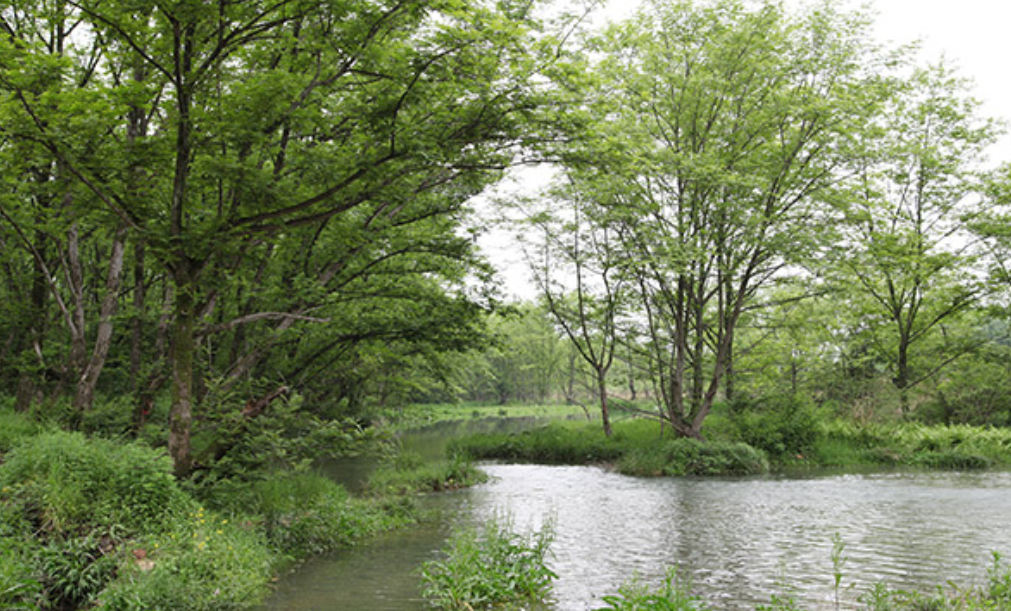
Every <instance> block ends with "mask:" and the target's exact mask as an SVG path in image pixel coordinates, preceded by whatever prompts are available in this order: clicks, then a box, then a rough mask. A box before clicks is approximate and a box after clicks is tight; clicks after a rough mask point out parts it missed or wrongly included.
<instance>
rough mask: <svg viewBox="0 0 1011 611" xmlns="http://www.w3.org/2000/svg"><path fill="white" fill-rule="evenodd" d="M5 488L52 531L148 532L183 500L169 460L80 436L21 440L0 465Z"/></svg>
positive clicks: (138, 447) (52, 435) (58, 434)
mask: <svg viewBox="0 0 1011 611" xmlns="http://www.w3.org/2000/svg"><path fill="white" fill-rule="evenodd" d="M0 486H2V487H3V488H5V489H7V490H8V491H9V494H10V495H11V496H12V497H14V498H15V499H17V500H18V501H19V502H21V503H23V505H24V506H25V507H29V508H31V514H32V515H31V516H30V517H31V518H32V520H33V521H34V522H35V524H36V525H37V526H38V527H40V528H41V529H42V530H44V531H45V532H47V533H50V534H61V533H67V534H70V533H71V532H72V531H76V534H88V533H89V532H90V531H92V530H93V529H96V528H105V529H108V528H111V527H113V526H116V527H123V528H126V529H127V530H129V531H138V530H142V529H148V528H151V527H152V526H155V525H157V524H159V523H160V522H161V520H162V514H163V512H164V511H165V509H166V508H167V507H171V506H173V505H175V504H178V503H185V502H186V501H185V499H186V497H185V495H184V494H183V493H182V492H181V491H180V489H179V487H178V486H177V485H176V482H175V478H174V477H173V476H172V464H171V461H170V460H169V458H168V457H167V456H165V455H163V454H161V453H159V452H156V451H155V450H152V449H150V448H147V447H144V446H141V445H138V444H121V443H115V442H112V441H109V440H103V439H87V438H85V437H84V436H83V435H81V434H79V433H64V432H52V433H44V434H42V435H39V436H37V437H34V438H29V439H26V440H24V441H23V442H22V443H21V444H20V445H17V446H16V447H15V448H14V449H12V450H11V451H10V452H9V453H8V454H7V457H6V461H5V462H4V464H3V466H2V467H0Z"/></svg>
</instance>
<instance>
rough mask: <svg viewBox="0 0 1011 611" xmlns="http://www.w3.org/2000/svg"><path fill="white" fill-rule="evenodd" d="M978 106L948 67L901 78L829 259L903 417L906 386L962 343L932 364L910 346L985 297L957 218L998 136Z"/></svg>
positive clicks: (972, 199) (974, 200)
mask: <svg viewBox="0 0 1011 611" xmlns="http://www.w3.org/2000/svg"><path fill="white" fill-rule="evenodd" d="M978 106H979V104H978V102H976V101H975V100H973V99H972V98H971V97H969V95H968V93H967V84H966V82H965V81H964V80H963V79H960V78H958V77H957V76H956V75H954V74H953V73H952V72H951V70H950V69H949V68H947V67H946V66H944V65H937V66H932V67H929V68H924V69H920V70H917V71H916V72H915V74H913V76H912V77H911V78H909V79H907V80H906V81H905V82H904V87H903V90H902V91H901V94H900V95H898V96H896V97H895V98H894V99H893V100H892V101H891V102H890V103H889V105H888V106H886V107H885V109H884V112H883V113H882V115H881V116H882V119H881V120H880V122H881V130H880V135H879V136H878V138H876V142H877V144H876V146H875V147H874V148H873V149H872V150H870V151H868V153H869V157H867V158H864V159H862V160H860V164H861V166H860V167H859V172H858V173H857V175H856V176H855V178H854V184H853V190H852V192H851V194H852V200H850V201H849V202H848V205H847V206H846V207H845V213H844V220H843V222H842V223H841V224H840V225H839V227H840V234H841V235H840V237H839V243H841V244H845V248H839V247H838V246H837V247H834V248H832V249H831V250H830V252H828V253H827V254H826V257H827V258H828V259H830V260H834V261H835V262H836V265H839V266H840V268H841V270H842V271H841V272H840V275H839V276H838V277H837V278H836V282H837V283H838V286H839V289H838V291H839V294H840V299H839V301H840V302H843V303H849V304H850V305H851V306H852V307H854V308H855V309H856V312H857V314H856V315H857V316H858V317H859V319H860V320H861V321H863V322H864V323H865V325H866V326H867V332H868V334H869V337H870V338H871V341H872V345H873V346H874V348H875V350H876V351H877V352H878V353H879V354H880V355H881V356H882V357H883V358H884V359H885V361H886V362H887V363H888V365H889V368H890V371H891V378H892V383H893V384H894V385H895V388H896V389H897V390H898V391H899V393H900V399H901V403H902V409H903V411H907V410H908V392H909V390H910V389H911V388H913V387H915V386H916V385H917V384H919V383H921V382H923V381H924V380H925V379H928V378H930V377H931V376H933V375H936V374H937V373H938V371H940V370H941V369H942V368H943V367H944V366H946V365H948V364H950V362H951V361H952V360H953V359H955V358H957V357H958V356H959V355H960V354H962V353H963V352H964V351H965V348H966V347H965V346H964V345H963V346H961V347H960V346H957V345H956V346H952V347H949V349H948V351H947V353H946V354H943V355H942V356H940V357H939V358H937V359H934V360H933V361H929V360H928V359H926V358H924V356H925V355H923V354H920V355H919V356H918V357H917V356H916V355H917V352H916V349H917V348H919V347H921V345H925V344H927V343H928V342H929V340H931V338H932V337H933V336H935V335H938V334H939V333H942V332H943V329H944V326H945V325H946V324H948V323H950V322H953V320H954V319H955V318H956V317H958V316H959V315H960V314H962V313H963V312H965V311H967V310H968V309H969V308H970V307H972V306H973V305H974V304H975V303H976V301H977V299H978V298H979V297H980V296H981V295H982V294H983V291H984V286H983V284H982V283H981V282H980V279H978V278H977V277H976V276H975V274H974V268H975V262H976V257H975V256H974V253H972V251H971V248H972V247H973V245H974V243H975V242H974V240H973V239H972V238H971V236H970V235H969V233H968V232H967V231H966V227H965V224H964V220H963V219H965V218H969V217H970V216H971V215H972V212H973V208H974V207H975V206H976V205H977V204H978V201H979V197H978V195H977V193H978V181H977V180H976V177H975V175H974V171H975V169H976V167H977V165H976V164H977V163H978V162H979V161H980V159H981V156H982V153H983V151H984V149H985V147H986V145H987V144H989V143H991V142H993V140H994V136H995V134H996V124H995V123H994V122H993V121H990V120H987V119H983V118H980V117H979V116H978ZM962 343H963V344H964V343H965V342H962ZM928 363H929V365H928Z"/></svg>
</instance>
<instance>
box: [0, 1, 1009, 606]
mask: <svg viewBox="0 0 1011 611" xmlns="http://www.w3.org/2000/svg"><path fill="white" fill-rule="evenodd" d="M545 4H546V1H545V2H527V1H519V0H480V1H474V2H460V1H457V0H396V1H394V0H291V1H288V0H250V1H245V2H217V3H214V2H199V1H195V0H160V1H158V2H155V1H153V0H51V1H47V2H43V3H39V2H31V1H27V0H11V1H10V2H7V3H5V4H4V6H3V7H2V8H0V32H2V36H0V168H2V170H3V172H2V175H3V176H4V181H3V188H2V189H0V485H2V486H3V492H2V493H0V607H8V608H41V609H57V608H59V609H73V608H83V607H96V608H101V607H108V608H116V609H118V608H159V607H161V608H180V609H187V608H193V609H201V608H208V609H209V608H222V607H228V606H232V607H241V606H244V605H248V604H250V603H251V602H252V601H254V600H256V599H257V598H258V597H259V596H261V595H262V593H263V591H264V585H265V583H266V579H267V578H268V576H269V575H272V574H274V573H275V572H276V571H277V570H278V567H279V566H282V565H283V564H285V563H288V562H291V561H293V560H297V559H300V558H303V557H305V556H306V555H308V554H314V553H320V552H323V551H326V550H330V549H334V548H335V547H340V546H343V545H349V544H352V543H354V542H356V541H359V540H361V539H363V538H365V537H368V536H369V535H371V534H374V533H377V532H380V531H382V530H384V529H387V528H393V527H396V526H398V525H402V524H405V523H407V522H409V521H410V520H412V519H413V515H414V514H413V511H412V507H411V504H410V501H409V500H403V496H409V493H413V492H417V491H422V490H438V489H444V488H447V487H449V488H452V487H456V486H461V485H469V484H471V483H473V482H476V481H479V479H480V477H481V475H480V473H479V472H478V471H476V470H475V469H474V467H473V465H472V464H471V463H470V462H469V459H467V458H466V457H488V456H495V457H501V458H508V459H512V460H530V461H545V462H565V463H584V462H606V463H610V464H613V465H615V467H616V468H618V469H620V470H622V471H624V472H627V473H635V474H642V475H686V474H750V473H758V472H762V471H764V470H766V469H767V468H769V465H770V464H771V465H772V466H773V467H778V466H786V465H791V466H842V467H847V466H853V465H868V464H869V465H881V464H888V465H894V464H901V465H913V466H919V467H926V468H958V469H967V468H982V467H988V466H993V465H1001V466H1006V465H1011V457H1009V452H1011V450H1009V448H1011V440H1009V438H1008V435H1007V434H1006V432H1007V430H1008V429H1007V427H1009V426H1011V322H1009V313H1008V309H1007V307H1006V305H1007V303H1008V296H1009V288H1011V282H1009V279H1011V273H1009V269H1008V264H1007V262H1008V261H1009V260H1011V257H1009V256H1008V255H1009V253H1011V163H1007V160H1000V159H994V160H989V159H988V158H987V153H988V151H987V147H988V146H989V145H990V144H991V143H993V142H994V141H995V139H996V138H997V137H998V136H999V135H1000V133H1001V130H1002V126H1001V125H1000V123H999V122H997V121H995V120H993V119H991V118H989V117H986V116H984V115H983V114H982V113H981V106H980V104H979V103H978V102H977V101H975V100H974V98H973V93H972V91H971V88H970V84H969V83H970V81H969V80H968V79H966V78H964V77H963V76H962V75H959V74H958V73H957V72H956V71H954V70H953V69H952V68H951V67H950V66H948V65H946V64H944V63H943V62H940V63H934V64H931V63H928V62H924V61H923V60H922V59H921V58H919V57H917V55H916V52H915V49H914V48H913V47H898V48H889V47H886V46H882V45H880V44H878V43H875V42H874V41H873V39H872V37H871V33H872V32H873V24H872V23H871V20H870V19H869V18H868V17H867V16H866V15H864V14H863V13H861V12H854V11H850V10H849V9H848V8H846V7H845V6H844V3H843V2H841V1H836V0H826V1H825V2H821V3H817V4H813V5H811V6H809V7H807V8H792V7H787V6H786V5H784V4H782V3H779V2H774V1H772V0H768V1H766V0H759V1H756V2H743V1H741V0H699V1H690V0H645V4H644V5H643V6H642V8H641V9H640V10H639V11H638V13H637V14H636V15H635V16H633V17H632V18H630V19H629V20H627V21H625V22H622V23H615V24H608V25H606V26H604V27H602V28H600V29H599V30H592V31H591V30H589V29H588V26H587V24H589V23H591V22H592V20H589V19H586V18H585V17H586V15H585V14H583V13H581V12H580V11H579V10H578V9H577V8H575V5H576V4H580V3H571V5H566V6H564V7H562V8H561V9H556V8H551V7H547V6H545ZM586 4H587V5H589V4H595V3H586ZM139 16H142V17H139ZM540 161H550V162H551V163H552V167H553V168H554V169H555V170H556V171H555V176H554V179H553V181H552V184H550V185H549V186H547V187H546V189H545V190H544V191H543V192H540V193H530V194H528V195H527V196H524V197H519V196H516V197H513V196H507V197H501V198H499V199H500V200H502V202H503V203H505V204H506V205H507V206H508V213H509V215H510V216H511V217H515V219H516V221H517V224H516V225H514V226H513V228H514V229H515V230H516V232H517V234H518V236H517V240H516V243H517V245H518V246H521V247H522V249H523V251H524V253H525V255H526V258H527V260H528V262H529V264H530V271H531V272H532V274H533V277H534V280H535V283H536V285H537V288H538V291H539V296H538V298H537V299H535V300H532V301H531V302H527V303H508V304H507V303H503V302H502V301H501V296H500V294H499V291H498V288H499V287H498V286H497V285H496V280H495V278H494V270H493V268H492V266H491V264H490V263H489V262H488V261H486V260H484V258H483V257H482V255H481V253H480V250H479V248H478V246H477V243H478V238H479V236H480V235H481V234H482V232H484V231H486V230H487V229H489V228H490V227H491V226H492V224H493V223H492V217H494V216H495V213H494V212H489V211H486V210H484V209H483V208H482V209H481V214H478V213H477V212H476V211H475V210H476V209H477V208H478V207H479V202H486V201H487V200H489V199H491V198H488V197H486V196H487V195H489V194H490V193H492V190H493V189H494V188H495V187H496V186H497V185H500V184H502V181H503V179H504V178H506V177H507V176H508V175H509V173H510V170H511V169H512V168H514V167H516V166H519V165H522V164H529V163H536V162H540ZM1002 161H1003V162H1004V165H999V164H1000V163H1001V162H1002ZM482 197H483V199H482ZM480 205H481V206H484V205H485V204H484V203H481V204H480ZM534 402H536V403H537V404H538V405H540V404H545V403H556V404H564V407H561V408H559V409H557V410H551V413H559V412H564V413H565V415H566V416H567V417H572V418H574V419H577V418H578V419H583V418H585V419H586V420H587V422H586V423H583V422H579V423H576V422H568V423H564V424H559V423H556V424H553V425H551V426H548V427H546V428H542V429H540V430H536V431H531V432H528V433H525V434H523V435H519V436H512V437H505V436H496V435H489V436H482V437H477V438H474V439H471V440H468V441H466V442H462V443H461V444H460V445H459V446H458V449H459V451H460V452H459V453H456V454H451V455H450V456H451V457H450V458H449V459H448V460H447V461H446V462H444V463H443V464H440V465H423V464H421V463H420V462H419V461H418V460H417V458H416V457H411V456H408V455H401V456H399V457H396V458H395V459H394V460H392V461H390V464H388V465H386V468H384V470H382V471H381V472H380V473H379V474H377V475H376V477H375V479H374V480H373V482H372V483H371V485H370V487H369V494H368V495H367V498H354V497H352V496H351V495H349V494H348V493H347V492H346V491H344V490H342V489H340V488H339V487H337V486H336V485H334V484H333V483H332V482H329V481H327V480H325V479H323V478H320V477H317V476H315V475H312V474H311V471H310V468H309V467H310V466H311V465H312V464H313V461H315V460H317V459H319V458H320V457H323V456H326V455H348V454H353V453H357V452H362V451H365V450H364V448H365V447H366V446H370V445H375V444H379V445H381V444H382V443H383V442H384V441H385V440H386V439H388V437H389V435H390V429H389V428H386V427H385V425H390V424H391V422H392V423H393V427H396V426H401V427H404V426H410V425H411V424H414V423H420V422H425V421H431V420H435V419H440V418H446V417H452V418H457V417H466V416H470V415H473V414H488V413H489V412H492V415H516V414H520V413H524V414H526V415H532V416H541V415H546V414H547V413H548V411H547V410H542V409H541V408H540V407H538V408H532V407H529V404H531V403H534ZM422 403H423V404H429V405H431V404H440V405H442V406H444V407H439V408H419V407H417V405H418V404H422ZM476 404H482V405H483V406H486V405H487V404H494V407H476V406H475V405H476ZM517 404H527V405H517ZM632 416H634V417H635V418H634V419H633V418H631V417H632ZM596 418H599V421H596V420H595V419H596ZM599 429H602V431H601V430H599ZM703 440H705V441H703ZM402 495H403V496H402ZM201 508H203V509H201ZM212 526H213V528H212ZM219 531H220V532H219ZM672 579H673V578H672ZM666 587H674V586H673V585H671V583H668V586H666ZM629 592H631V590H629ZM668 598H669V597H668ZM615 600H616V601H617V600H618V599H615ZM882 600H884V599H882ZM889 600H891V599H889ZM467 604H469V603H467ZM678 604H681V603H678ZM924 604H927V603H924ZM931 604H932V603H931ZM938 604H940V603H938Z"/></svg>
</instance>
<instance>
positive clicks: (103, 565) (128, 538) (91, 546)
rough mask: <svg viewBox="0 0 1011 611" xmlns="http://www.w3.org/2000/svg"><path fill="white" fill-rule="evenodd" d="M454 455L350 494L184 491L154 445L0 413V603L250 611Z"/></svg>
mask: <svg viewBox="0 0 1011 611" xmlns="http://www.w3.org/2000/svg"><path fill="white" fill-rule="evenodd" d="M479 477H480V472H478V471H477V470H476V469H474V468H473V466H472V465H470V464H469V463H467V462H466V461H464V460H461V459H457V460H455V461H447V462H446V463H445V464H441V465H435V466H431V465H423V464H420V463H419V462H417V461H412V460H406V461H401V462H398V461H395V460H394V461H390V463H389V464H387V465H386V466H385V467H384V468H383V469H381V470H380V474H379V475H377V479H376V480H375V481H374V482H372V483H371V484H370V486H369V490H370V493H369V494H367V495H366V496H364V497H361V498H358V497H355V496H352V495H351V494H349V493H348V492H347V491H346V490H345V489H344V488H342V487H341V486H340V485H338V484H336V483H335V482H333V481H331V480H330V479H327V478H325V477H322V476H320V475H317V474H315V473H312V472H308V471H296V472H291V471H287V472H264V473H258V474H255V475H254V476H253V477H250V478H248V479H247V480H244V481H228V482H222V485H219V486H201V487H200V488H193V489H190V488H189V487H188V486H187V485H185V484H181V483H180V482H178V481H177V480H176V479H175V477H174V476H173V475H172V470H171V464H170V461H169V460H168V458H167V457H166V456H165V455H164V453H163V452H161V451H158V450H155V449H152V448H150V447H148V446H145V445H143V444H140V443H133V442H130V443H127V442H119V441H110V440H107V439H100V438H88V437H86V436H84V435H82V434H79V433H67V432H63V431H59V430H51V429H47V428H45V427H40V426H38V425H37V424H35V423H33V422H32V421H31V420H29V419H28V418H26V417H24V416H21V415H19V414H13V413H10V412H0V609H5V610H8V609H9V610H22V609H24V610H27V609H33V610H35V609H39V610H49V609H76V608H89V609H108V610H121V609H123V610H138V611H139V610H142V609H143V610H151V609H165V610H168V609H171V610H173V611H176V610H179V611H188V610H207V611H210V610H217V609H225V608H249V607H251V606H253V605H255V604H257V603H258V602H260V601H261V600H262V599H263V598H264V596H266V594H267V593H268V586H269V583H270V582H271V580H272V579H273V578H274V577H275V576H276V575H277V574H278V573H279V572H281V571H283V570H285V569H286V567H289V566H291V564H292V563H294V562H297V561H299V560H302V559H304V558H307V557H309V556H311V555H315V554H320V553H323V552H327V551H330V550H334V549H338V548H341V547H345V546H349V545H354V544H356V543H358V542H361V541H363V540H366V539H368V538H370V537H373V536H375V535H376V534H378V533H381V532H384V531H387V530H390V529H394V528H399V527H403V526H405V525H408V524H411V523H412V522H414V521H415V520H416V519H417V518H418V511H417V510H416V508H415V506H414V503H413V500H412V498H411V496H412V495H410V494H407V493H410V492H414V491H421V490H431V489H443V488H446V487H454V486H459V485H462V484H466V483H471V482H473V481H476V480H477V479H478V478H479Z"/></svg>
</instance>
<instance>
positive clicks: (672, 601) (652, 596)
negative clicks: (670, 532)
mask: <svg viewBox="0 0 1011 611" xmlns="http://www.w3.org/2000/svg"><path fill="white" fill-rule="evenodd" d="M604 602H605V603H606V604H607V606H606V607H599V608H597V609H596V610H595V611H704V610H705V609H706V607H705V606H704V605H703V604H702V601H701V600H700V599H699V597H697V596H695V595H693V594H691V580H690V579H688V578H687V577H685V576H683V575H682V574H681V573H680V572H679V571H678V570H677V567H671V568H668V569H667V575H666V576H665V577H664V580H663V583H661V585H660V588H659V589H657V590H653V591H651V590H649V589H647V588H646V587H644V586H642V585H641V584H640V583H639V581H638V579H632V580H631V581H628V582H626V583H625V584H623V585H622V586H621V587H620V588H618V594H616V595H611V596H605V597H604Z"/></svg>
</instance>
